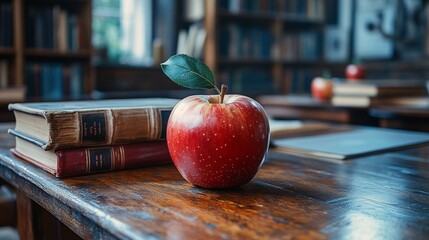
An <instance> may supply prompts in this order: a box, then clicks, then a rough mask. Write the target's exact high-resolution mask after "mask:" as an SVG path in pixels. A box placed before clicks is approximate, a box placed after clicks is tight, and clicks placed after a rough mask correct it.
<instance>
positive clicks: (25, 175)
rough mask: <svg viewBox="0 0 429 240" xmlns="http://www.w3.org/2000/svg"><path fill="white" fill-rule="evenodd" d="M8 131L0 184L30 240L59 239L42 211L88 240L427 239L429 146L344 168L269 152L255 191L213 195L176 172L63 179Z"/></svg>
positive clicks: (168, 168)
mask: <svg viewBox="0 0 429 240" xmlns="http://www.w3.org/2000/svg"><path fill="white" fill-rule="evenodd" d="M8 127H10V125H0V129H1V130H0V132H1V134H0V138H1V147H0V159H1V160H0V177H1V178H3V179H4V180H5V181H7V182H9V183H11V184H12V185H13V186H15V187H16V188H17V189H18V192H19V196H21V197H20V198H18V200H19V201H20V202H19V203H18V205H19V206H20V208H19V209H20V212H21V213H22V212H25V213H28V214H29V215H31V214H33V216H36V217H34V218H28V219H26V218H23V217H22V216H23V214H21V215H20V216H21V219H20V222H21V224H20V226H21V227H20V229H21V234H26V235H21V236H24V238H23V239H30V238H31V237H32V236H34V235H37V234H42V235H43V234H44V236H45V237H46V236H51V237H53V238H59V237H58V236H60V235H58V233H57V235H52V233H50V232H49V229H50V230H51V231H52V230H54V229H57V228H58V227H55V226H58V224H57V225H55V223H49V222H48V223H44V222H41V221H42V220H43V219H41V218H40V217H39V216H38V215H36V214H39V213H40V209H39V210H37V209H38V208H37V206H38V205H40V206H41V207H42V209H46V210H47V211H49V212H50V213H52V214H53V216H54V217H55V218H56V219H59V220H60V221H61V222H62V223H64V224H65V225H66V226H68V227H69V228H70V229H71V230H73V231H74V232H75V233H76V234H78V235H79V236H81V237H83V238H85V239H106V238H120V239H140V238H153V239H158V238H159V239H165V238H172V239H276V238H282V239H290V238H298V239H327V238H341V239H353V238H354V239H375V238H377V239H427V236H429V225H428V222H429V184H428V182H429V160H428V158H429V146H428V147H421V148H417V149H409V150H405V151H400V152H395V153H386V154H381V155H374V156H370V157H365V158H360V159H355V160H351V161H346V162H326V161H320V160H311V159H303V158H299V157H293V156H288V155H283V154H278V153H275V152H271V153H270V155H269V158H268V159H267V162H266V163H265V164H264V165H263V166H262V168H261V169H260V171H259V173H258V174H257V176H256V177H255V178H254V179H253V180H252V181H251V182H250V183H249V184H247V185H245V186H243V187H241V188H238V189H235V190H228V191H220V190H217V191H213V190H205V189H201V188H197V187H193V186H191V185H190V184H188V183H187V182H186V181H185V180H184V179H182V177H181V176H180V175H179V173H178V172H177V171H176V169H175V168H174V166H163V167H152V168H144V169H138V170H130V171H122V172H116V173H106V174H96V175H90V176H82V177H75V178H68V179H64V180H59V179H55V178H54V177H53V176H51V175H50V174H48V173H45V172H44V171H42V170H40V169H38V168H36V167H33V166H32V165H30V164H27V163H25V162H23V161H21V160H18V159H16V158H15V157H13V156H11V155H10V153H9V150H8V148H10V147H11V146H13V143H12V138H10V137H8V136H6V134H5V130H6V129H7V128H8ZM27 197H28V198H27ZM30 199H31V200H30ZM29 202H30V204H29ZM35 203H37V204H38V205H36V204H35ZM35 209H36V210H35ZM31 219H33V220H34V222H31ZM47 219H49V218H47ZM50 221H53V220H52V219H51V220H50ZM22 222H25V224H27V225H24V223H22ZM59 226H60V227H59V228H62V227H61V226H62V225H61V224H60V225H59ZM41 227H45V228H44V229H45V231H43V230H40V228H41ZM42 229H43V228H42ZM46 229H47V230H46ZM24 230H26V231H24ZM49 234H51V235H49ZM37 236H39V235H37ZM61 236H62V237H64V236H70V235H65V234H63V235H61ZM64 238H67V237H64Z"/></svg>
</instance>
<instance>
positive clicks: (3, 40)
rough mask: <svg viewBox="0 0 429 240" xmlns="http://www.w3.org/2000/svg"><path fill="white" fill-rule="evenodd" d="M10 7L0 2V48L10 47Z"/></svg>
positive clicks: (9, 4) (7, 3)
mask: <svg viewBox="0 0 429 240" xmlns="http://www.w3.org/2000/svg"><path fill="white" fill-rule="evenodd" d="M12 25H13V23H12V5H11V3H10V2H0V48H1V47H11V46H12V34H13V31H12Z"/></svg>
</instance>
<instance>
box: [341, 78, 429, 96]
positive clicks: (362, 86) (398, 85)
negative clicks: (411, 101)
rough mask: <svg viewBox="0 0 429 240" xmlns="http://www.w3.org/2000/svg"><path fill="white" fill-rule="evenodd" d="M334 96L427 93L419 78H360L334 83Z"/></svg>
mask: <svg viewBox="0 0 429 240" xmlns="http://www.w3.org/2000/svg"><path fill="white" fill-rule="evenodd" d="M333 92H334V95H335V96H366V97H385V96H408V97H412V96H423V95H427V93H426V87H425V83H424V81H419V80H361V81H355V82H341V83H335V84H334V89H333Z"/></svg>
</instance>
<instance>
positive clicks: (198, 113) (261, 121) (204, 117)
mask: <svg viewBox="0 0 429 240" xmlns="http://www.w3.org/2000/svg"><path fill="white" fill-rule="evenodd" d="M220 98H221V97H220V96H219V95H196V96H190V97H187V98H185V99H183V100H182V101H180V102H179V103H178V104H177V105H176V107H175V108H174V109H173V111H172V113H171V115H170V118H169V120H168V125H167V143H168V149H169V152H170V155H171V157H172V159H173V162H174V165H175V166H176V168H177V169H178V170H179V172H180V174H181V175H182V176H183V177H184V178H185V179H186V180H187V181H188V182H190V183H192V184H194V185H196V186H200V187H204V188H229V187H237V186H241V185H243V184H245V183H247V182H249V181H250V180H251V179H252V178H253V177H254V176H255V174H256V173H257V171H258V169H259V167H260V166H261V165H262V163H263V160H264V158H265V154H266V153H267V150H268V142H269V123H268V119H267V117H266V114H265V111H264V110H263V108H262V107H261V105H260V104H259V103H258V102H256V101H255V100H253V99H251V98H248V97H245V96H241V95H225V96H224V100H223V103H220V102H222V100H220ZM222 98H223V96H222Z"/></svg>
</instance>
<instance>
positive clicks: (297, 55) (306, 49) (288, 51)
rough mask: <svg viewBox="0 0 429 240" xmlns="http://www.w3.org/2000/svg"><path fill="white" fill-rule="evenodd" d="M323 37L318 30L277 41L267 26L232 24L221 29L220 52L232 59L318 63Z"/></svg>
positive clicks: (282, 36) (292, 34)
mask: <svg viewBox="0 0 429 240" xmlns="http://www.w3.org/2000/svg"><path fill="white" fill-rule="evenodd" d="M322 38H323V35H322V34H321V33H320V32H316V31H303V32H285V33H282V35H281V36H280V40H279V41H276V40H275V36H274V34H273V32H272V31H271V30H269V29H267V28H266V27H263V26H248V25H240V24H236V23H231V24H227V25H225V26H223V27H222V28H221V29H220V34H219V42H220V44H219V53H220V56H221V57H224V58H233V59H245V58H254V59H277V60H293V61H296V60H301V61H309V60H317V59H320V58H322V50H323V46H322V42H323V41H322Z"/></svg>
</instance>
